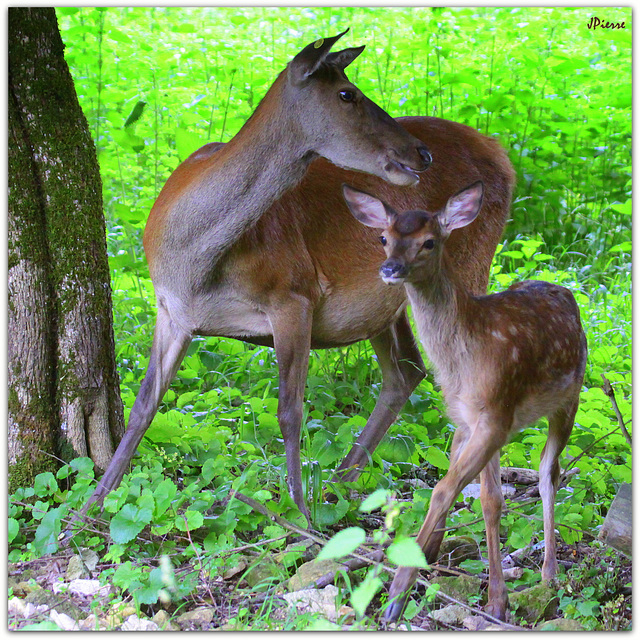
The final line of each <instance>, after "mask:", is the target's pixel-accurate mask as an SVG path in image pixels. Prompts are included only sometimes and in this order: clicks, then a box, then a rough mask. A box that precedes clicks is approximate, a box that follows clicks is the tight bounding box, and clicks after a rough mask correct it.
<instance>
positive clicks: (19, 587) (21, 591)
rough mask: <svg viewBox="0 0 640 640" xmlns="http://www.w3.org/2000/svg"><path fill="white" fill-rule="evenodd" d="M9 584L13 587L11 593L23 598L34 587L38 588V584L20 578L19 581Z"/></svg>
mask: <svg viewBox="0 0 640 640" xmlns="http://www.w3.org/2000/svg"><path fill="white" fill-rule="evenodd" d="M10 579H11V578H10ZM9 586H10V587H13V595H15V596H20V597H23V598H24V597H26V596H28V595H29V594H30V593H31V592H32V591H33V590H34V589H40V587H39V586H37V585H34V584H33V583H31V582H26V581H24V580H21V581H20V582H14V583H13V584H9Z"/></svg>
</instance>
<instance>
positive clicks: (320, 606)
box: [282, 584, 355, 622]
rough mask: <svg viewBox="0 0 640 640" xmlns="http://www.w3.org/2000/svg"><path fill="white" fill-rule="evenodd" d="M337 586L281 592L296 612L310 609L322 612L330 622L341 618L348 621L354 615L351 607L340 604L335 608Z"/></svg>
mask: <svg viewBox="0 0 640 640" xmlns="http://www.w3.org/2000/svg"><path fill="white" fill-rule="evenodd" d="M338 593H339V592H338V588H337V587H336V586H335V585H332V584H330V585H327V586H326V587H325V588H324V589H301V590H300V591H294V592H292V593H285V594H283V596H282V597H283V598H284V599H285V600H286V601H287V602H288V603H289V604H290V605H293V606H295V608H296V611H298V613H305V612H307V611H310V612H312V613H314V612H315V613H322V614H323V615H324V616H325V617H326V618H327V620H329V621H330V622H336V621H337V620H338V618H342V619H343V621H344V622H349V621H350V620H353V618H354V617H355V614H354V611H353V609H352V608H351V607H347V606H346V605H342V606H341V607H340V609H338V610H336V597H337V596H338Z"/></svg>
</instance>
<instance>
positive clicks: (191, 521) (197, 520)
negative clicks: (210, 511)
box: [176, 509, 204, 531]
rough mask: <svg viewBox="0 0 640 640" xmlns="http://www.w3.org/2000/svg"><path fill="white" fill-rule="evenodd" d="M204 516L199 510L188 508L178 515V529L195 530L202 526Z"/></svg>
mask: <svg viewBox="0 0 640 640" xmlns="http://www.w3.org/2000/svg"><path fill="white" fill-rule="evenodd" d="M203 522H204V518H203V517H202V514H201V513H200V512H199V511H192V510H190V509H187V510H186V511H185V512H184V513H181V514H179V515H177V516H176V529H178V531H193V530H194V529H198V528H199V527H201V526H202V524H203Z"/></svg>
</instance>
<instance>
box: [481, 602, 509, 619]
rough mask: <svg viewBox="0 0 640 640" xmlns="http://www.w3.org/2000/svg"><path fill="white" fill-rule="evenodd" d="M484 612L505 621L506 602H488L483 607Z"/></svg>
mask: <svg viewBox="0 0 640 640" xmlns="http://www.w3.org/2000/svg"><path fill="white" fill-rule="evenodd" d="M484 611H485V613H488V614H489V615H490V616H493V617H494V618H497V619H498V620H501V621H502V622H506V621H507V603H506V602H488V603H487V604H486V606H485V607H484Z"/></svg>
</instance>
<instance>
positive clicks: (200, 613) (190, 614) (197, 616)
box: [176, 607, 213, 631]
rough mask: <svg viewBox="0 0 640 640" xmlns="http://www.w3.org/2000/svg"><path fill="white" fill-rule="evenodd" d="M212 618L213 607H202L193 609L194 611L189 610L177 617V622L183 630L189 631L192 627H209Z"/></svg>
mask: <svg viewBox="0 0 640 640" xmlns="http://www.w3.org/2000/svg"><path fill="white" fill-rule="evenodd" d="M212 620H213V609H207V608H205V607H200V608H198V609H193V611H187V612H186V613H183V614H182V615H181V616H178V617H177V618H176V623H177V624H178V626H179V627H180V628H181V629H182V630H184V631H187V630H191V629H203V628H205V627H206V628H208V626H209V624H211V621H212Z"/></svg>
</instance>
